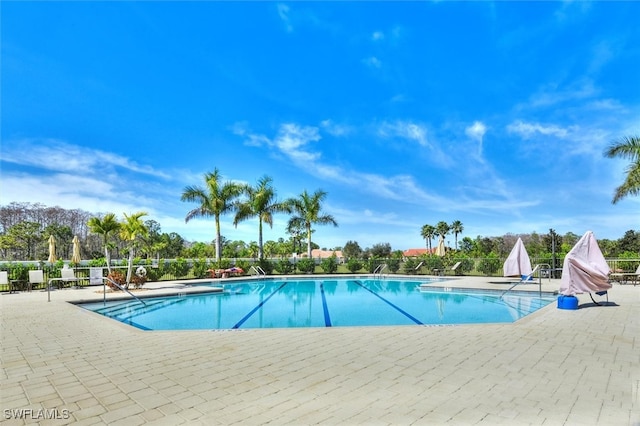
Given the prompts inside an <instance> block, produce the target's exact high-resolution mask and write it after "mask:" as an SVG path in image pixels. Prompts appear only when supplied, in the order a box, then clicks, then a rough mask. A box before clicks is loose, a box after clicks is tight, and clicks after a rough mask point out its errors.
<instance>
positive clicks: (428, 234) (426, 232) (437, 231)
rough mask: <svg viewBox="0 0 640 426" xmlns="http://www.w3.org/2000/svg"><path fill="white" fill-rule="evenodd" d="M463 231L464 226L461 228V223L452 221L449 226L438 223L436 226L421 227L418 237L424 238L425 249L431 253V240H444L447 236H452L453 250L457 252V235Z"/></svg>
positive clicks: (445, 223)
mask: <svg viewBox="0 0 640 426" xmlns="http://www.w3.org/2000/svg"><path fill="white" fill-rule="evenodd" d="M462 231H464V226H462V222H460V221H459V220H454V221H453V222H451V224H449V223H447V222H445V221H440V222H438V224H437V225H435V226H433V225H428V224H427V225H422V229H421V230H420V236H421V237H422V238H424V239H425V240H426V242H427V247H428V248H429V251H431V240H433V239H434V238H435V237H436V236H439V237H440V238H442V239H444V238H445V237H446V236H447V235H448V234H453V235H454V237H455V244H456V245H455V248H456V250H458V235H459V234H461V233H462Z"/></svg>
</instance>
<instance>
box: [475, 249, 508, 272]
mask: <svg viewBox="0 0 640 426" xmlns="http://www.w3.org/2000/svg"><path fill="white" fill-rule="evenodd" d="M500 266H502V262H501V261H500V259H499V258H498V256H497V255H496V254H495V253H493V252H491V253H489V255H488V256H487V257H486V258H484V259H482V260H480V263H479V264H478V272H480V273H482V274H484V275H486V276H490V275H493V274H495V273H496V272H497V271H498V269H500Z"/></svg>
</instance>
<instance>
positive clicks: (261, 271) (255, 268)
mask: <svg viewBox="0 0 640 426" xmlns="http://www.w3.org/2000/svg"><path fill="white" fill-rule="evenodd" d="M249 270H250V271H253V272H254V273H253V274H252V275H257V276H259V277H260V278H264V277H266V276H267V273H266V272H265V271H264V269H262V268H261V267H260V266H258V265H252V266H251V268H250V269H249Z"/></svg>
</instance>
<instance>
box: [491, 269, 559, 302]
mask: <svg viewBox="0 0 640 426" xmlns="http://www.w3.org/2000/svg"><path fill="white" fill-rule="evenodd" d="M543 266H547V267H549V268H551V266H549V265H548V264H546V263H539V264H537V265H536V266H535V267H534V268H533V270H532V271H531V273H530V274H529V275H527V276H526V277H525V276H524V275H523V277H522V279H521V280H520V281H517V282H516V283H515V284H513V285H512V286H511V287H509V288H508V289H506V290H505V291H504V292H503V293H502V294H501V295H500V299H502V296H504V295H505V294H507V293H508V292H509V291H511V289H512V288H514V287H515V286H517V285H518V284H522V283H524V282H526V281H528V280H529V279H530V278H533V274H535V273H536V271H537V270H538V269H542V267H543ZM538 293H539V294H540V297H542V275H541V274H538Z"/></svg>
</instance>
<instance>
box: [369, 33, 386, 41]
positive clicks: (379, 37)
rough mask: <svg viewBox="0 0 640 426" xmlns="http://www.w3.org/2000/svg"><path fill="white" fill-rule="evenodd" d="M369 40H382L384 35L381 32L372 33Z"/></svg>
mask: <svg viewBox="0 0 640 426" xmlns="http://www.w3.org/2000/svg"><path fill="white" fill-rule="evenodd" d="M371 40H373V41H378V40H384V33H383V32H382V31H374V32H373V34H371Z"/></svg>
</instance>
